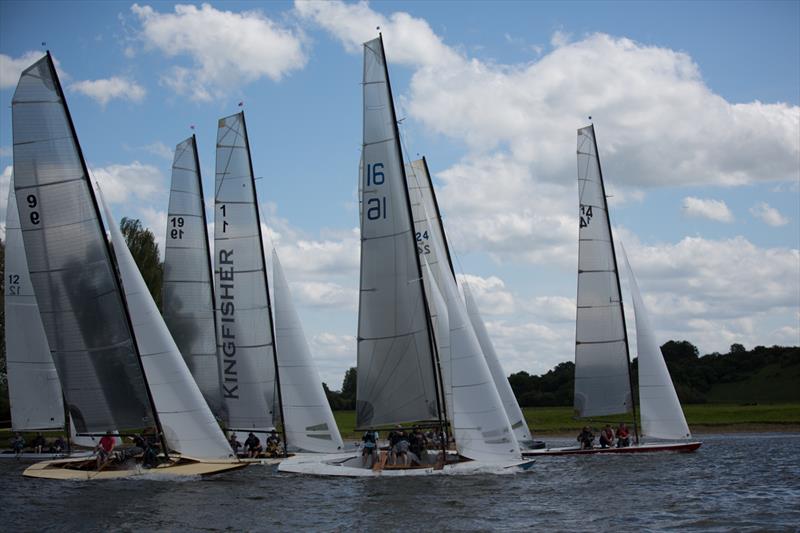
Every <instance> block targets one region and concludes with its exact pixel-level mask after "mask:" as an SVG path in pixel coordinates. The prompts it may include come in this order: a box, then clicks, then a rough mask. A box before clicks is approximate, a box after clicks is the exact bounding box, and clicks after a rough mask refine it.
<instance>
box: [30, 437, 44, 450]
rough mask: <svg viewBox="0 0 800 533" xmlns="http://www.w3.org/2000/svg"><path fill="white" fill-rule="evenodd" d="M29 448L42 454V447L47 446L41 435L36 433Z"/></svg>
mask: <svg viewBox="0 0 800 533" xmlns="http://www.w3.org/2000/svg"><path fill="white" fill-rule="evenodd" d="M31 446H32V447H33V451H34V452H36V453H42V452H43V451H44V447H45V446H47V441H46V440H45V438H44V436H43V435H42V434H41V433H37V434H36V438H35V439H33V442H32V443H31Z"/></svg>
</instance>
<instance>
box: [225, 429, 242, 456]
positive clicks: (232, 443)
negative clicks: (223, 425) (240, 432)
mask: <svg viewBox="0 0 800 533" xmlns="http://www.w3.org/2000/svg"><path fill="white" fill-rule="evenodd" d="M228 444H230V446H231V450H233V454H234V455H239V448H241V447H242V443H241V442H239V439H237V438H236V433H231V436H230V437H229V438H228Z"/></svg>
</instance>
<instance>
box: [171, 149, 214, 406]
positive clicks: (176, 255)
mask: <svg viewBox="0 0 800 533" xmlns="http://www.w3.org/2000/svg"><path fill="white" fill-rule="evenodd" d="M210 261H211V256H210V253H209V249H208V227H207V224H206V209H205V203H204V201H203V182H202V179H201V177H200V164H199V161H198V157H197V141H196V139H195V136H194V135H192V136H191V137H189V138H188V139H186V140H184V141H183V142H181V143H179V144H178V145H177V146H176V147H175V158H174V160H173V163H172V184H171V186H170V191H169V208H168V212H167V240H166V244H165V246H164V289H163V290H164V297H163V302H164V322H166V324H167V327H168V328H169V330H170V333H172V337H173V338H174V339H175V343H176V344H177V345H178V348H179V349H180V352H181V354H182V355H183V358H184V360H185V361H186V365H187V366H188V367H189V370H190V371H191V372H192V376H193V377H194V380H195V381H196V382H197V386H198V387H200V391H201V392H202V393H203V397H204V398H205V399H206V401H207V402H208V405H209V407H211V410H212V412H214V413H215V414H217V415H220V416H221V415H222V390H221V386H220V367H219V360H218V359H217V335H216V324H215V320H214V291H213V279H214V278H213V273H212V268H211V262H210Z"/></svg>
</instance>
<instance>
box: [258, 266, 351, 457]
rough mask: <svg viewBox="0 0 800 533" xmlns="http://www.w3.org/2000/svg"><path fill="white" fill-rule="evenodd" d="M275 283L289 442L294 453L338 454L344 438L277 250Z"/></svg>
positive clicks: (279, 364) (274, 272) (273, 278)
mask: <svg viewBox="0 0 800 533" xmlns="http://www.w3.org/2000/svg"><path fill="white" fill-rule="evenodd" d="M272 282H273V286H274V290H275V346H276V347H277V349H278V372H279V373H280V378H281V393H282V399H283V416H284V429H285V430H286V441H287V442H288V443H289V445H290V446H291V447H292V448H293V449H294V448H296V449H299V450H304V451H309V452H320V453H336V452H337V451H341V450H343V449H344V443H343V442H342V436H341V435H340V434H339V428H338V427H337V426H336V420H335V419H334V418H333V412H332V411H331V406H330V404H329V403H328V398H327V397H326V396H325V390H324V389H323V388H322V380H321V379H320V377H319V373H318V372H317V367H316V365H315V364H314V360H313V359H312V358H311V352H310V351H309V349H308V343H307V342H306V336H305V334H304V333H303V326H302V324H301V322H300V317H299V316H298V315H297V311H296V310H295V307H294V304H293V303H292V295H291V293H290V292H289V285H288V283H287V282H286V277H285V276H284V274H283V268H282V267H281V263H280V260H279V259H278V253H277V252H276V251H275V250H273V251H272Z"/></svg>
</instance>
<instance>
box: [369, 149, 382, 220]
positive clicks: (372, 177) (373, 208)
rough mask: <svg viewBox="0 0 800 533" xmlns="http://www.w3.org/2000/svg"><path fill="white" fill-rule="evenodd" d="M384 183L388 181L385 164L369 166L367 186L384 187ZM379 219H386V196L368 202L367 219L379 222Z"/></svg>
mask: <svg viewBox="0 0 800 533" xmlns="http://www.w3.org/2000/svg"><path fill="white" fill-rule="evenodd" d="M384 181H386V176H384V174H383V163H374V164H368V165H367V185H366V186H367V187H371V186H373V185H383V183H384ZM379 218H386V196H381V197H380V198H370V199H369V200H367V219H368V220H378V219H379Z"/></svg>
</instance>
